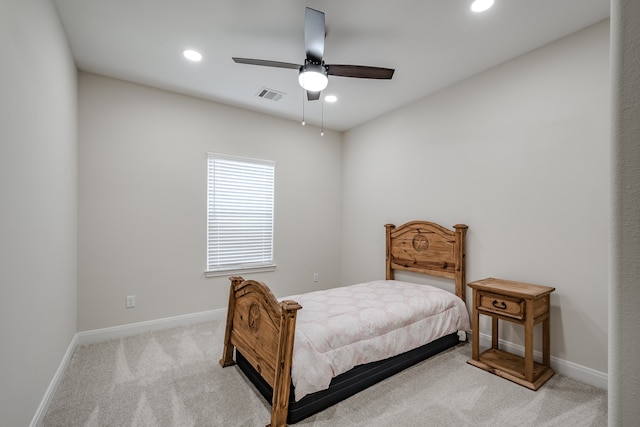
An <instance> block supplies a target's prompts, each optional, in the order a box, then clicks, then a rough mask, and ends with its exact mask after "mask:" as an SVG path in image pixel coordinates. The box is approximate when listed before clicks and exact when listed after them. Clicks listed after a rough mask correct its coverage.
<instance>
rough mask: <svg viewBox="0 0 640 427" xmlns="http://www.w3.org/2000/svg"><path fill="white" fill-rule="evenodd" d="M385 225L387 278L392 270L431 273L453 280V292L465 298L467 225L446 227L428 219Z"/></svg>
mask: <svg viewBox="0 0 640 427" xmlns="http://www.w3.org/2000/svg"><path fill="white" fill-rule="evenodd" d="M385 227H386V228H387V274H386V276H387V280H393V278H394V271H395V270H406V271H412V272H414V273H421V274H430V275H433V276H439V277H446V278H449V279H454V280H455V285H456V295H457V296H459V297H460V298H462V300H463V301H464V300H465V297H466V282H465V281H466V277H465V246H466V245H465V238H466V233H467V228H469V227H467V226H466V225H464V224H457V225H454V226H453V228H454V230H449V229H447V228H445V227H442V226H441V225H438V224H435V223H433V222H427V221H412V222H408V223H406V224H403V225H401V226H398V227H396V226H395V225H393V224H386V225H385Z"/></svg>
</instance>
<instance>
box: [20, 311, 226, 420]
mask: <svg viewBox="0 0 640 427" xmlns="http://www.w3.org/2000/svg"><path fill="white" fill-rule="evenodd" d="M226 316H227V309H226V308H221V309H217V310H209V311H202V312H200V313H192V314H185V315H182V316H175V317H167V318H164V319H157V320H150V321H147V322H139V323H131V324H129V325H121V326H114V327H111V328H104V329H95V330H92V331H86V332H78V333H76V334H75V335H74V336H73V339H72V340H71V343H70V344H69V347H68V348H67V351H66V353H65V354H64V357H63V358H62V362H60V366H58V369H57V370H56V373H55V375H54V376H53V379H52V380H51V383H50V384H49V387H47V391H46V392H45V394H44V396H43V398H42V401H41V402H40V405H39V406H38V409H37V410H36V413H35V415H34V416H33V419H32V420H31V424H29V425H30V427H38V426H41V425H42V421H43V417H44V415H45V414H46V413H47V409H48V408H49V404H50V403H51V399H52V398H53V395H54V394H55V392H56V390H57V389H58V385H59V384H60V380H61V379H62V375H63V374H64V372H65V371H66V370H67V367H68V366H69V363H70V362H71V357H72V356H73V353H74V352H75V350H76V348H77V347H78V346H80V345H84V344H91V343H96V342H100V341H108V340H112V339H116V338H124V337H128V336H132V335H137V334H143V333H146V332H152V331H158V330H161V329H169V328H175V327H178V326H186V325H192V324H194V323H200V322H206V321H209V320H223V319H225V318H226Z"/></svg>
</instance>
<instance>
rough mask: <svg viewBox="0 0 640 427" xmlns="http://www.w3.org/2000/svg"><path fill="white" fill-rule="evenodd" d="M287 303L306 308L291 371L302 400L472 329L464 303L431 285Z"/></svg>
mask: <svg viewBox="0 0 640 427" xmlns="http://www.w3.org/2000/svg"><path fill="white" fill-rule="evenodd" d="M283 299H290V300H294V301H297V302H298V303H300V305H302V310H300V311H298V319H297V322H296V332H295V342H294V348H293V367H292V370H291V380H292V382H293V385H294V386H295V399H296V401H298V400H300V399H302V398H303V397H304V396H306V395H307V394H311V393H314V392H316V391H320V390H325V389H327V388H328V387H329V383H330V382H331V379H332V378H333V377H335V376H337V375H340V374H342V373H344V372H346V371H348V370H350V369H351V368H353V367H354V366H357V365H362V364H364V363H369V362H374V361H377V360H382V359H386V358H388V357H391V356H395V355H397V354H400V353H404V352H406V351H409V350H412V349H414V348H417V347H420V346H421V345H424V344H426V343H429V342H431V341H433V340H436V339H438V338H440V337H442V336H444V335H447V334H450V333H453V332H456V331H465V332H468V331H470V330H471V326H470V323H469V313H468V312H467V307H466V306H465V304H464V302H463V301H462V300H461V299H460V298H458V297H457V296H455V295H454V294H452V293H451V292H448V291H445V290H442V289H438V288H435V287H432V286H427V285H419V284H414V283H406V282H400V281H393V280H379V281H374V282H369V283H363V284H358V285H353V286H347V287H342V288H335V289H329V290H326V291H318V292H311V293H308V294H303V295H294V296H290V297H287V298H283Z"/></svg>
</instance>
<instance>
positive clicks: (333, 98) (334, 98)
mask: <svg viewBox="0 0 640 427" xmlns="http://www.w3.org/2000/svg"><path fill="white" fill-rule="evenodd" d="M324 100H325V101H327V102H336V101H337V100H338V97H337V96H335V95H327V96H325V97H324Z"/></svg>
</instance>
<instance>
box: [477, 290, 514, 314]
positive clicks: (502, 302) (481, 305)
mask: <svg viewBox="0 0 640 427" xmlns="http://www.w3.org/2000/svg"><path fill="white" fill-rule="evenodd" d="M478 294H479V298H478V310H479V311H481V312H482V311H484V312H490V313H495V314H500V315H502V316H506V317H512V318H514V319H518V320H522V319H523V318H524V300H523V299H522V298H511V297H506V296H504V295H496V294H492V293H488V292H479V293H478Z"/></svg>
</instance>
